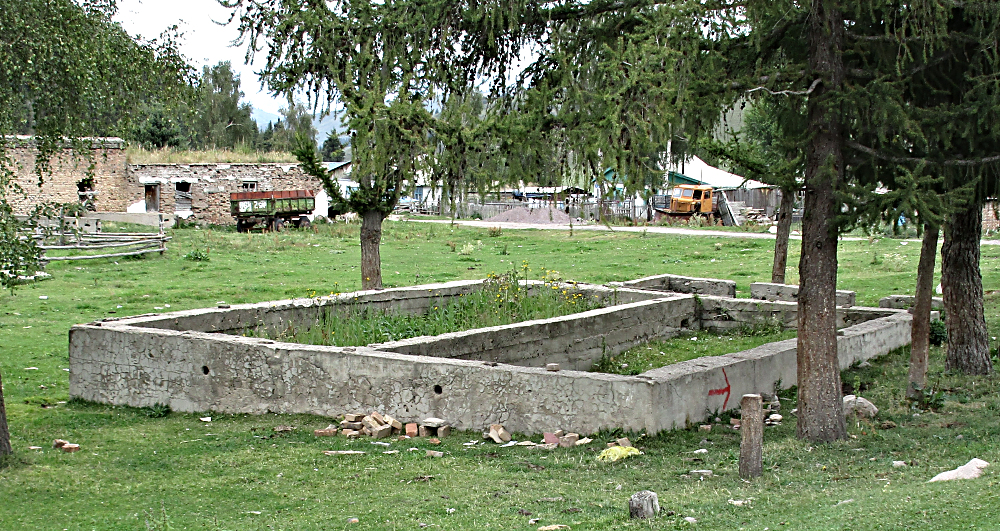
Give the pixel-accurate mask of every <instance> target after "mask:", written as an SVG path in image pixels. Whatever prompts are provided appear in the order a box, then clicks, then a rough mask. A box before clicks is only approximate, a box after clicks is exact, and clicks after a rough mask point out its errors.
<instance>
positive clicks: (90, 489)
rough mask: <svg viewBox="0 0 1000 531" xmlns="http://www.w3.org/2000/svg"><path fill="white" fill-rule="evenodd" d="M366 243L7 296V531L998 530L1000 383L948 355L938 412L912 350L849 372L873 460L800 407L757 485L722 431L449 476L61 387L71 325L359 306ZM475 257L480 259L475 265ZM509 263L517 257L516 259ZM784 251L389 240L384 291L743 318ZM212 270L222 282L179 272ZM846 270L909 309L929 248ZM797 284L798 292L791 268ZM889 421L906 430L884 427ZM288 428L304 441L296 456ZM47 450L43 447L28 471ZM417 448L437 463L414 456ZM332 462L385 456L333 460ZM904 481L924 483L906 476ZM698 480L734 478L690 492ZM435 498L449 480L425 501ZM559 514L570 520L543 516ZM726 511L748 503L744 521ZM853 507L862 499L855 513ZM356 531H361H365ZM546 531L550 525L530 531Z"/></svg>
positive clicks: (449, 443)
mask: <svg viewBox="0 0 1000 531" xmlns="http://www.w3.org/2000/svg"><path fill="white" fill-rule="evenodd" d="M358 228H359V227H358V226H357V225H351V226H345V225H337V226H323V227H316V229H315V231H312V230H310V231H308V232H297V231H292V232H286V233H281V234H237V233H235V232H231V231H220V230H205V229H201V230H197V229H183V230H175V231H172V234H173V236H174V240H173V241H171V242H170V243H169V244H168V246H169V248H170V250H169V251H168V252H167V253H166V254H165V255H164V256H162V257H161V256H159V255H153V256H148V257H146V258H144V259H137V260H118V261H117V263H116V261H114V260H96V261H89V262H83V263H54V264H52V265H51V266H50V267H49V270H48V271H49V272H50V273H52V274H53V275H54V277H55V278H54V279H53V280H49V281H45V282H41V283H38V284H34V285H31V286H26V287H23V288H21V289H19V290H18V291H17V292H16V294H14V295H11V293H10V292H9V291H6V290H5V291H0V370H2V372H3V379H4V392H5V395H6V399H7V407H8V415H9V421H10V424H11V432H12V436H13V445H14V448H15V450H16V452H17V455H16V456H15V457H14V458H12V459H7V460H6V461H5V463H4V464H3V465H0V499H3V500H4V501H5V502H6V503H4V504H2V506H0V529H3V530H8V529H9V530H21V529H27V530H34V529H70V530H84V529H85V530H90V529H129V530H133V529H144V528H147V521H148V523H149V526H148V527H149V528H152V529H164V528H166V527H165V526H164V525H162V521H163V519H164V518H166V519H168V523H169V525H170V526H171V527H172V528H173V529H213V530H222V529H229V530H235V529H240V530H243V529H261V530H265V529H341V528H349V529H418V528H419V527H418V524H419V523H426V524H429V525H437V526H440V527H439V528H432V529H487V528H489V529H512V528H516V529H536V528H537V527H538V526H540V525H547V524H556V523H564V524H568V525H571V526H572V527H573V529H574V530H575V531H579V530H581V529H632V528H656V529H673V528H674V527H684V524H683V523H682V522H680V520H679V519H680V517H682V516H692V517H694V518H697V519H698V520H699V523H698V524H697V526H696V527H697V528H701V529H727V530H728V529H741V528H742V529H754V530H762V529H764V528H765V527H767V528H770V529H772V530H774V529H824V530H825V529H957V528H962V529H968V528H978V529H991V528H995V522H996V521H1000V500H998V495H997V492H998V487H1000V476H998V474H997V471H996V467H997V465H996V463H997V461H998V460H1000V450H998V449H1000V398H998V397H1000V388H998V379H997V377H995V376H993V377H960V376H955V375H950V374H947V373H945V372H944V370H943V361H942V353H941V351H940V350H939V349H934V350H933V352H932V363H931V371H930V378H929V383H930V386H931V387H932V388H934V389H935V390H936V391H937V392H940V393H942V395H943V396H944V399H945V401H944V406H943V408H942V409H941V410H940V411H936V412H918V411H914V410H912V409H911V408H910V406H909V404H908V403H907V402H906V401H905V400H904V398H903V396H904V386H903V382H904V381H905V374H906V358H907V354H906V353H905V352H900V353H896V354H894V355H891V356H888V357H886V358H885V359H884V360H881V361H877V362H875V363H873V365H872V366H871V367H867V368H864V369H856V370H851V371H848V372H846V373H845V375H844V380H845V382H846V383H847V384H848V385H849V386H850V387H851V388H853V389H860V390H861V391H860V392H861V394H862V395H863V396H865V397H866V398H869V399H871V400H872V401H873V402H874V403H875V404H876V405H878V406H879V407H880V408H881V410H882V411H881V413H880V414H879V418H878V419H877V422H875V423H874V424H868V423H865V422H860V423H857V422H852V423H851V424H850V426H849V430H850V433H851V434H852V435H854V436H856V437H857V438H856V439H855V438H851V439H849V440H846V441H843V442H840V443H837V444H832V445H819V446H815V447H813V446H812V445H809V444H807V443H804V442H801V441H799V440H797V439H796V438H795V437H794V430H795V422H794V417H791V416H788V415H787V412H788V411H789V410H791V409H792V408H793V407H794V406H795V404H794V401H793V400H786V401H783V403H782V404H783V408H782V413H783V414H786V421H785V422H784V423H783V425H781V426H777V427H774V428H767V431H766V432H765V440H766V446H765V450H764V456H765V457H764V459H765V469H766V473H765V475H764V477H762V478H760V479H759V480H756V481H754V482H751V483H744V482H743V481H741V480H740V479H739V478H738V477H737V475H736V456H737V455H738V448H739V443H738V435H739V434H738V432H734V431H732V430H729V429H727V428H725V426H724V423H723V424H720V425H717V426H716V427H714V428H713V430H712V431H711V432H710V433H704V432H698V431H697V430H696V429H694V430H679V431H674V432H670V433H664V434H661V435H658V436H655V437H641V436H640V435H639V434H630V436H632V437H633V440H637V441H638V442H637V444H638V446H640V447H641V448H642V450H643V451H644V452H645V453H644V455H642V456H639V457H635V458H630V459H627V460H624V461H622V462H619V463H615V464H610V465H605V464H598V463H597V462H596V460H595V459H594V457H595V456H596V455H597V452H599V451H600V449H601V448H602V447H603V444H604V442H605V441H606V440H608V439H609V438H611V437H613V436H614V435H616V434H614V433H602V434H598V437H597V438H596V441H595V442H594V443H592V444H591V445H590V446H587V447H580V448H575V449H562V450H557V451H554V452H551V453H546V452H542V451H538V450H528V449H524V448H521V447H514V448H503V449H501V448H497V447H496V446H495V445H492V444H490V445H481V446H479V445H477V446H475V447H471V448H469V447H465V446H463V445H462V444H461V443H462V442H467V441H469V440H473V439H478V438H479V434H477V433H459V434H457V435H454V436H453V437H451V438H448V439H445V441H444V443H443V444H442V445H441V446H440V447H434V448H435V449H438V450H443V451H445V452H446V457H445V458H443V459H430V458H425V457H423V451H422V450H424V449H426V448H429V447H430V446H429V445H428V444H427V442H426V441H420V440H417V441H413V442H410V443H399V442H393V443H392V447H393V449H399V450H401V452H400V453H398V454H382V453H381V452H382V451H383V450H384V448H382V447H378V446H373V445H370V444H369V442H368V441H364V440H359V441H346V440H344V439H341V438H334V439H316V438H313V437H312V435H311V431H312V430H313V429H315V428H323V427H326V425H327V424H329V423H330V420H329V419H325V418H319V417H312V416H276V415H260V416H244V415H218V414H211V416H212V417H213V421H212V422H211V423H207V424H206V423H203V422H201V421H199V420H198V417H200V416H204V414H180V413H172V414H170V415H168V416H166V417H163V418H153V417H150V416H149V415H148V414H147V411H145V410H138V409H130V408H115V407H107V406H101V405H93V404H86V403H79V402H69V403H66V404H59V402H64V401H66V400H67V399H68V396H69V391H68V373H67V372H65V371H63V370H62V369H64V368H66V367H68V359H67V330H68V329H69V327H70V326H72V325H73V324H74V323H81V322H88V321H92V320H94V319H98V318H102V317H114V316H127V315H136V314H142V313H148V312H154V311H171V310H183V309H189V308H197V307H204V306H211V305H215V303H216V302H218V301H226V302H228V303H243V302H259V301H266V300H274V299H281V298H289V297H310V296H315V295H317V294H326V293H331V292H346V291H351V290H355V289H359V288H360V278H359V277H360V272H359V271H358V269H359V267H358V266H359V263H360V250H359V244H358ZM477 241H482V242H483V244H482V245H481V246H479V245H476V246H475V249H474V250H473V251H472V252H471V253H470V254H469V255H460V254H459V252H458V250H461V249H462V248H463V247H465V246H466V244H469V243H475V242H477ZM449 242H450V243H452V244H454V246H455V247H456V248H457V250H456V251H454V252H453V251H452V250H451V249H452V246H451V245H449ZM717 244H718V245H717ZM504 246H506V247H507V249H508V252H509V254H507V255H501V254H500V251H501V250H502V249H503V247H504ZM772 247H773V244H772V243H771V242H770V241H761V240H740V239H728V238H716V237H711V236H699V237H678V236H669V235H656V234H647V235H646V236H645V237H643V235H642V234H641V233H627V234H626V233H609V232H583V231H577V232H576V233H575V234H574V235H573V236H572V237H571V236H570V235H569V233H568V231H567V232H542V231H514V230H504V231H503V233H502V235H501V236H499V237H495V238H491V237H489V235H488V231H487V230H486V229H468V228H460V227H459V228H454V229H453V228H451V227H447V226H441V225H430V224H420V223H386V231H385V238H384V242H383V246H382V260H383V274H384V280H385V283H386V284H387V285H395V286H402V285H410V284H414V283H427V282H438V281H448V280H456V279H472V278H484V277H485V276H486V275H487V274H488V273H490V272H503V271H508V270H510V268H511V267H514V266H517V267H520V266H521V265H522V263H523V262H525V261H526V262H527V265H528V268H529V271H528V275H529V276H530V277H531V278H534V279H539V278H541V276H542V275H543V274H545V275H548V276H551V275H553V274H554V273H552V272H551V271H552V270H555V271H557V272H558V273H556V274H558V275H559V276H560V278H562V279H564V280H577V281H581V282H598V283H601V282H606V281H611V280H629V279H634V278H638V277H641V276H647V275H654V274H661V273H675V274H682V275H694V276H714V277H719V278H729V279H732V280H735V281H736V282H737V289H738V290H739V291H740V295H741V296H746V294H747V293H748V290H749V283H750V282H754V281H766V280H768V279H769V278H770V267H771V256H770V253H771V250H772ZM793 248H794V249H793V253H792V256H791V257H790V260H789V263H790V264H795V263H797V260H798V255H797V252H798V244H797V243H796V242H793ZM195 249H199V250H201V251H204V252H205V253H206V254H207V255H208V257H209V260H208V261H192V260H185V259H184V258H183V257H184V256H185V255H186V254H188V253H190V252H191V251H193V250H195ZM839 251H840V261H839V273H840V280H839V287H840V288H841V289H853V290H856V291H858V299H859V304H866V305H872V304H874V303H877V300H878V298H879V297H882V296H885V295H889V294H892V293H912V291H913V283H914V279H915V269H916V261H917V260H916V259H917V254H918V253H919V245H916V244H908V245H901V244H900V242H899V241H895V240H879V241H875V242H873V243H869V242H868V241H860V242H855V241H850V242H842V243H841V244H840V248H839ZM896 255H898V256H896ZM998 258H1000V249H998V248H997V247H995V246H986V247H984V248H983V262H982V273H983V281H984V285H985V286H986V289H987V291H988V294H987V296H986V314H987V320H988V323H989V327H990V334H991V335H994V336H995V335H997V330H998V328H1000V294H998V293H996V292H993V291H992V290H993V289H995V288H996V287H997V286H998V285H1000V261H998ZM543 268H544V269H545V270H546V271H545V272H544V273H543V272H542V271H541V270H542V269H543ZM789 273H790V279H789V280H790V281H791V282H796V281H797V276H796V274H795V272H794V270H793V269H790V270H789ZM935 283H936V282H935ZM39 296H46V297H48V298H47V299H44V300H42V299H39ZM168 304H169V305H170V307H169V308H167V305H168ZM118 306H121V307H120V308H119V307H118ZM157 308H162V310H157ZM112 312H114V313H112ZM701 340H702V337H699V340H698V341H699V342H700V341H701ZM727 342H728V341H727ZM734 342H735V340H734ZM691 343H697V342H691ZM993 344H995V343H993ZM29 367H37V368H38V370H30V371H29V370H25V369H26V368H29ZM43 386H44V387H43ZM786 398H788V397H786ZM43 405H45V406H46V407H42V406H43ZM387 413H391V412H387ZM916 413H919V415H920V416H919V417H914V416H913V415H914V414H916ZM885 421H891V422H894V423H896V424H897V427H896V428H893V429H885V430H883V429H880V428H879V427H878V426H880V425H881V424H882V423H883V422H885ZM277 425H292V426H296V427H297V428H298V429H297V430H296V431H293V432H291V433H289V434H276V433H275V432H274V431H273V428H274V427H275V426H277ZM556 428H559V427H558V426H539V427H538V429H539V431H541V430H550V429H556ZM958 435H961V436H962V439H956V437H957V436H958ZM522 436H523V435H520V434H519V435H518V437H519V438H520V437H522ZM56 438H63V439H67V440H70V441H71V442H75V443H79V444H81V445H82V448H83V449H82V451H80V452H78V453H75V454H64V453H61V452H56V451H54V450H52V449H51V448H50V447H51V443H52V440H53V439H56ZM702 440H704V441H705V442H702ZM31 445H36V446H41V447H43V448H44V449H43V450H39V451H29V450H27V447H28V446H31ZM409 447H417V448H419V449H420V450H421V451H420V452H407V451H406V450H407V448H409ZM697 448H707V449H708V450H709V453H708V454H707V456H705V457H704V461H702V462H699V461H691V459H694V458H696V457H698V456H695V455H694V454H692V453H690V452H692V451H693V450H695V449H697ZM329 449H361V450H366V451H368V454H366V455H363V456H340V457H328V456H325V455H323V454H322V450H329ZM972 457H979V458H981V459H985V460H986V461H989V462H991V463H994V465H993V466H992V467H990V468H988V469H987V470H986V473H985V475H984V477H982V478H980V479H978V480H974V481H965V482H953V483H944V484H941V483H935V484H927V483H925V482H926V480H927V479H929V478H930V477H932V476H933V475H934V474H937V473H938V472H940V471H942V470H944V469H950V468H954V467H955V466H958V465H961V464H964V463H965V462H967V461H968V460H969V459H970V458H972ZM873 458H874V460H872V459H873ZM892 460H904V461H908V462H912V463H913V464H912V465H911V466H908V467H906V468H901V469H897V468H892V466H891V461H892ZM701 468H710V469H712V470H714V471H716V474H717V476H716V477H713V478H707V479H705V480H704V481H698V480H696V479H692V478H685V477H683V475H684V474H685V473H687V472H688V471H690V470H692V469H701ZM426 476H433V479H431V480H429V481H421V480H420V479H418V478H423V477H426ZM642 489H651V490H654V491H656V492H658V493H659V494H660V501H661V505H662V506H663V507H664V509H665V510H670V511H675V514H674V515H672V516H666V515H664V516H661V517H660V518H657V519H656V520H654V521H652V522H644V523H632V522H629V520H628V516H627V511H626V503H627V499H628V496H630V495H631V494H632V493H634V492H636V491H638V490H642ZM558 497H562V498H563V500H562V501H557V502H542V501H538V500H540V499H542V498H558ZM730 498H732V499H734V500H740V499H752V502H751V504H750V507H749V508H747V507H735V506H733V505H731V504H729V503H728V500H729V499H730ZM846 500H853V501H851V502H848V503H841V502H845V501H846ZM448 508H454V509H455V511H454V512H453V513H448V512H447V511H446V509H448ZM574 508H575V509H579V511H578V512H574V511H571V510H572V509H574ZM521 509H523V510H524V511H525V512H531V513H532V515H530V516H526V515H522V514H520V513H519V512H518V511H519V510H521ZM567 511H569V512H567ZM256 512H260V514H256ZM351 516H356V517H358V518H359V519H360V520H361V522H360V524H356V525H352V526H348V525H347V524H346V521H347V518H348V517H351ZM530 518H542V520H541V521H540V522H539V523H537V524H535V525H533V526H529V525H528V523H527V522H528V520H529V519H530ZM387 521H388V522H387ZM781 522H785V523H786V525H784V526H782V525H780V524H781Z"/></svg>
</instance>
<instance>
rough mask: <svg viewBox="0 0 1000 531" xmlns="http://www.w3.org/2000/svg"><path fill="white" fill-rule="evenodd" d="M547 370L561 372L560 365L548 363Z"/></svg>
mask: <svg viewBox="0 0 1000 531" xmlns="http://www.w3.org/2000/svg"><path fill="white" fill-rule="evenodd" d="M545 370H547V371H551V372H557V371H558V370H559V364H558V363H546V364H545Z"/></svg>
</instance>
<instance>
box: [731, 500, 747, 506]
mask: <svg viewBox="0 0 1000 531" xmlns="http://www.w3.org/2000/svg"><path fill="white" fill-rule="evenodd" d="M729 505H732V506H734V507H748V506H749V505H750V500H734V499H732V498H729Z"/></svg>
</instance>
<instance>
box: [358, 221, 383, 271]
mask: <svg viewBox="0 0 1000 531" xmlns="http://www.w3.org/2000/svg"><path fill="white" fill-rule="evenodd" d="M383 219H385V216H384V215H382V212H380V211H378V210H374V209H373V210H368V211H366V212H365V213H364V214H362V216H361V289H382V257H381V256H380V255H379V249H378V247H379V245H380V244H381V243H382V220H383Z"/></svg>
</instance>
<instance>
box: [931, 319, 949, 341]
mask: <svg viewBox="0 0 1000 531" xmlns="http://www.w3.org/2000/svg"><path fill="white" fill-rule="evenodd" d="M929 341H930V343H931V345H934V346H935V347H940V346H941V345H942V344H943V343H947V342H948V328H947V327H946V326H945V325H944V321H941V320H935V321H931V330H930V338H929Z"/></svg>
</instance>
